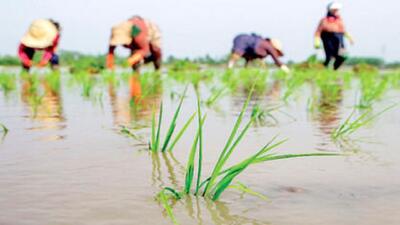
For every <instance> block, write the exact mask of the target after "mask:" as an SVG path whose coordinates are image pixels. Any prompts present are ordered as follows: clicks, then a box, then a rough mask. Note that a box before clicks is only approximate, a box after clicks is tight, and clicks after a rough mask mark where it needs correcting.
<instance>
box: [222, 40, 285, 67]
mask: <svg viewBox="0 0 400 225" xmlns="http://www.w3.org/2000/svg"><path fill="white" fill-rule="evenodd" d="M268 55H271V57H272V59H273V60H274V62H275V64H276V65H277V66H278V67H279V68H281V69H282V70H283V71H285V72H287V73H289V72H290V70H289V68H288V67H287V66H286V65H285V64H283V63H282V62H281V61H280V60H279V57H282V56H283V51H282V44H281V42H280V41H279V40H277V39H269V38H263V37H261V36H259V35H257V34H250V35H248V34H240V35H238V36H236V37H235V39H234V40H233V48H232V54H231V57H230V59H229V64H228V68H233V66H234V65H235V63H236V62H237V61H238V60H239V59H240V58H244V59H245V60H246V66H247V65H248V63H249V62H250V61H253V60H255V59H264V58H265V57H267V56H268Z"/></svg>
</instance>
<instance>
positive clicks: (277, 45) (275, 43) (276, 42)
mask: <svg viewBox="0 0 400 225" xmlns="http://www.w3.org/2000/svg"><path fill="white" fill-rule="evenodd" d="M270 42H271V45H272V47H274V48H275V49H276V50H277V51H279V53H280V54H281V55H283V46H282V42H281V41H280V40H278V39H275V38H272V39H271V40H270Z"/></svg>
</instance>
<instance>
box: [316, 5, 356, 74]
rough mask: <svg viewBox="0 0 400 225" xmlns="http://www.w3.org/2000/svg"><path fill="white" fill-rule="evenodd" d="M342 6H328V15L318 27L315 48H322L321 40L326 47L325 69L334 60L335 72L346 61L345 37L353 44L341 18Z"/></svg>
mask: <svg viewBox="0 0 400 225" xmlns="http://www.w3.org/2000/svg"><path fill="white" fill-rule="evenodd" d="M341 8H342V5H341V4H340V3H337V2H332V3H330V4H329V5H328V13H327V15H326V17H324V18H323V19H322V20H321V22H320V23H319V25H318V28H317V31H316V32H315V38H314V46H315V48H316V49H319V48H320V47H321V39H322V43H323V45H324V50H325V55H326V59H325V62H324V65H325V67H328V66H329V63H330V61H331V60H332V59H335V62H334V64H333V68H334V69H335V70H337V69H339V67H340V66H341V65H342V64H343V62H344V61H345V60H346V50H345V45H344V37H346V38H347V39H348V40H349V42H350V44H353V43H354V42H353V39H352V37H351V36H350V35H349V33H347V32H346V29H345V27H344V23H343V20H342V18H341V16H340V13H339V11H340V9H341Z"/></svg>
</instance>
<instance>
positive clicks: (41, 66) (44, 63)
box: [37, 60, 48, 68]
mask: <svg viewBox="0 0 400 225" xmlns="http://www.w3.org/2000/svg"><path fill="white" fill-rule="evenodd" d="M47 63H48V61H46V60H42V61H40V62H39V63H38V64H37V67H39V68H43V67H45V66H46V65H47Z"/></svg>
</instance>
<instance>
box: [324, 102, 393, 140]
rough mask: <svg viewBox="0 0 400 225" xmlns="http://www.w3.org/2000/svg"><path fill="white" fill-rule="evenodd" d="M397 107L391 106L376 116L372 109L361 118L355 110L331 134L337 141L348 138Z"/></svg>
mask: <svg viewBox="0 0 400 225" xmlns="http://www.w3.org/2000/svg"><path fill="white" fill-rule="evenodd" d="M396 105H397V104H396ZM396 105H392V106H389V107H387V108H385V109H383V110H382V111H380V112H378V113H376V114H372V109H367V110H366V111H365V112H364V113H362V114H361V115H359V116H356V115H355V113H356V110H353V111H352V112H351V113H350V115H349V116H348V117H347V118H346V120H345V121H344V122H343V123H342V124H341V125H340V126H339V127H338V128H336V129H335V130H334V131H333V132H332V134H331V137H332V139H333V140H334V141H336V140H339V139H343V138H346V137H348V136H349V135H351V134H353V133H354V132H356V131H357V130H359V129H360V128H361V127H364V126H365V125H367V124H369V123H370V122H371V121H373V120H374V119H376V118H378V117H379V116H381V115H382V114H383V113H385V112H386V111H388V110H390V109H392V108H394V107H395V106H396Z"/></svg>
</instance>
